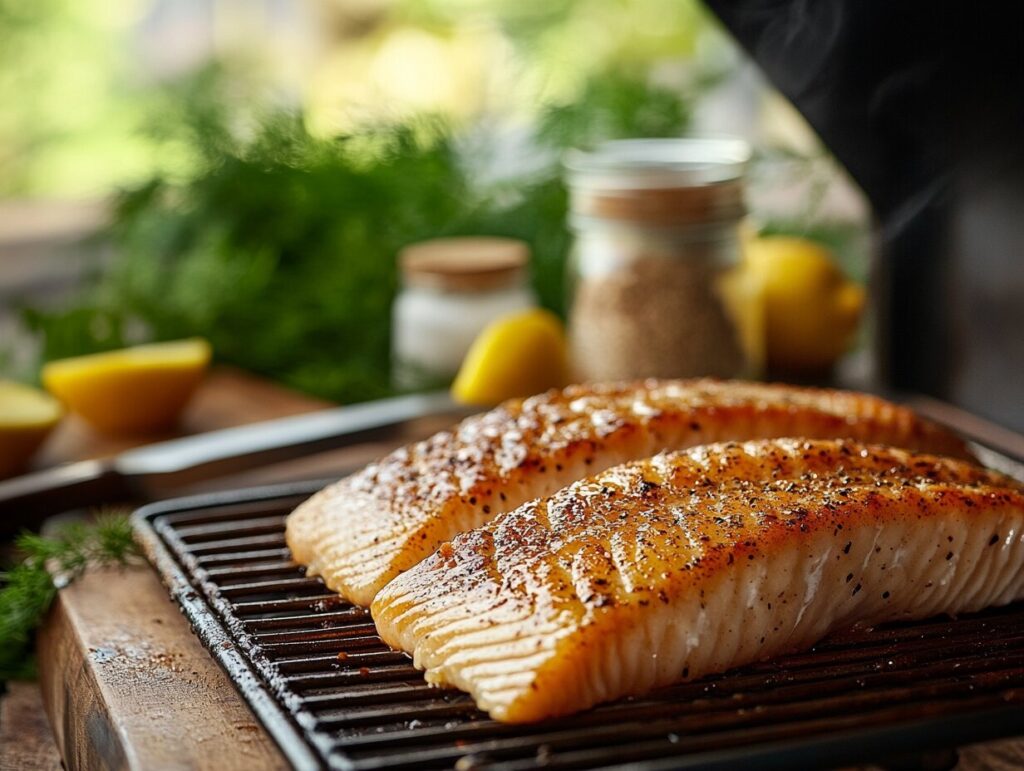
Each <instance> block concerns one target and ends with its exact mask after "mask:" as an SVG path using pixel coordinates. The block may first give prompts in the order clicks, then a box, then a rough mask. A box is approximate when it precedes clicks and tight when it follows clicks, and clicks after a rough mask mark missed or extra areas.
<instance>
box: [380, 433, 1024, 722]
mask: <svg viewBox="0 0 1024 771" xmlns="http://www.w3.org/2000/svg"><path fill="white" fill-rule="evenodd" d="M1022 598H1024V487H1022V486H1021V485H1020V484H1019V483H1017V482H1015V481H1013V480H1011V479H1009V478H1007V477H1004V476H1002V475H1000V474H997V473H995V472H990V471H986V470H983V469H981V468H980V467H978V466H976V465H974V464H971V463H966V462H962V461H957V460H953V459H949V458H939V457H935V456H930V455H917V454H912V453H909V452H906V451H903V450H898V449H892V448H886V447H881V446H877V445H863V444H859V443H856V442H851V441H835V440H814V441H812V440H796V439H775V440H764V441H755V442H748V443H743V444H737V443H724V444H716V445H709V446H704V447H697V448H694V449H691V450H687V451H683V452H677V453H668V454H661V455H658V456H655V457H654V458H651V459H648V460H644V461H637V462H633V463H629V464H625V465H621V466H618V467H615V468H612V469H609V470H607V471H605V472H603V473H600V474H597V475H596V476H593V477H590V478H587V479H584V480H582V481H579V482H576V483H575V484H572V485H571V486H569V487H568V488H566V489H564V490H561V491H559V492H558V493H556V494H555V495H553V496H551V497H549V498H546V499H541V500H536V501H531V502H529V503H526V504H524V505H523V506H521V507H519V508H517V509H515V510H514V511H511V512H508V513H505V514H503V515H501V516H499V517H498V518H497V519H495V520H494V521H492V522H491V523H489V524H487V525H485V526H483V527H481V528H479V529H475V530H471V531H469V532H466V533H463V534H461V535H459V536H457V537H456V538H455V539H454V540H453V541H451V542H450V543H445V544H443V545H442V546H441V548H440V549H439V550H438V551H437V552H436V553H434V554H433V555H431V556H430V557H429V558H427V559H426V560H425V561H423V562H421V563H420V564H418V565H417V566H416V567H414V568H412V569H410V570H408V571H406V572H405V573H403V574H402V575H400V576H399V577H398V578H396V579H395V580H393V581H392V582H391V583H389V584H388V585H387V586H385V587H384V588H383V589H382V590H381V591H380V592H379V593H378V594H377V598H376V600H375V601H374V603H373V606H372V614H373V618H374V620H375V622H376V624H377V628H378V630H379V632H380V634H381V636H382V637H383V638H384V640H385V641H386V642H388V643H389V644H390V645H391V646H393V647H395V648H400V649H402V650H405V651H409V652H411V653H412V654H413V656H414V660H415V663H416V665H417V666H418V667H420V668H423V669H425V670H426V677H427V679H428V680H429V681H431V682H433V683H439V684H448V685H454V686H456V687H458V688H461V689H462V690H465V691H468V692H469V693H470V694H472V695H473V697H474V699H475V700H476V703H477V705H478V706H479V707H480V708H481V709H484V710H486V711H487V712H489V713H490V714H491V716H492V717H494V718H495V719H497V720H502V721H509V722H528V721H535V720H541V719H544V718H549V717H554V716H558V715H565V714H568V713H572V712H576V711H578V710H582V709H585V708H587V707H590V706H592V705H594V704H598V703H600V702H604V701H607V700H610V699H615V698H618V697H621V696H625V695H629V694H641V693H644V692H646V691H649V690H650V689H652V688H657V687H658V686H664V685H668V684H670V683H673V682H676V681H678V680H681V679H682V680H686V679H693V678H698V677H701V676H702V675H706V674H709V673H715V672H722V671H725V670H727V669H730V668H732V667H736V666H739V665H742V664H746V663H749V662H752V661H756V660H760V659H765V658H769V657H772V656H774V655H777V654H781V653H784V652H788V651H793V650H799V649H802V648H805V647H807V646H810V645H812V644H813V643H815V642H816V641H817V640H819V639H821V638H822V637H824V636H825V635H827V634H828V633H829V632H832V631H834V630H840V629H844V628H847V627H850V626H852V625H855V624H867V625H870V624H875V623H878V622H882V621H886V620H892V619H919V618H925V617H928V616H933V615H935V614H939V613H950V614H953V613H960V612H966V611H974V610H979V609H981V608H985V607H987V606H990V605H1001V604H1006V603H1009V602H1012V601H1014V600H1018V599H1022Z"/></svg>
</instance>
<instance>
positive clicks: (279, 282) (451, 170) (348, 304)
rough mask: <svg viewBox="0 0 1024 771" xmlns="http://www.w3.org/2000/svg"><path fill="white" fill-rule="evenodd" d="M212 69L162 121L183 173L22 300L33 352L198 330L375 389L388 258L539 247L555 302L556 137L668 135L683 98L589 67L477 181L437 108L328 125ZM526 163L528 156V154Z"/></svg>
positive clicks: (325, 386) (386, 311) (322, 377)
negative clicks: (570, 97) (317, 127)
mask: <svg viewBox="0 0 1024 771" xmlns="http://www.w3.org/2000/svg"><path fill="white" fill-rule="evenodd" d="M218 83H219V81H218V79H217V78H216V77H215V76H214V75H209V74H206V75H204V76H203V77H202V78H199V79H198V80H197V81H196V83H195V84H194V86H193V88H192V89H191V90H188V89H185V90H179V91H178V92H176V95H175V96H174V98H173V99H171V100H170V101H169V102H168V104H169V105H172V106H175V105H176V106H177V112H175V110H174V109H172V107H167V108H166V111H165V112H163V113H161V116H160V120H158V124H159V125H160V131H161V135H162V136H163V137H165V138H166V140H167V141H168V142H169V143H172V144H173V145H174V146H175V147H177V148H179V150H180V149H181V148H182V147H185V148H187V154H188V155H189V156H190V157H192V158H194V159H195V171H194V173H192V174H190V175H189V176H188V177H187V178H185V179H183V180H182V179H171V178H167V177H155V178H153V179H152V180H150V181H149V182H148V183H147V184H145V185H142V186H140V187H137V188H135V189H133V190H129V191H127V192H125V193H124V194H123V195H122V196H121V197H120V199H119V201H118V204H117V209H116V218H115V224H114V227H113V230H112V234H111V235H112V237H113V241H114V246H115V255H114V258H113V259H112V260H111V261H110V262H109V264H107V266H106V267H104V268H103V270H102V272H101V273H100V275H99V276H97V277H96V280H95V281H94V282H93V284H92V286H91V287H90V288H89V289H88V290H87V292H86V293H85V294H84V295H83V296H82V297H81V298H80V299H79V301H78V302H76V303H73V304H72V305H71V306H70V307H69V308H66V309H63V310H56V311H53V310H48V311H43V310H39V309H33V310H31V311H29V312H28V313H27V314H26V315H25V321H26V323H27V324H28V325H29V327H30V328H31V329H33V330H35V331H36V332H37V333H38V334H39V335H40V336H41V338H42V342H43V346H42V349H43V357H44V358H45V359H52V358H58V357H62V356H69V355H75V354H79V353H85V352H92V351H95V350H102V349H109V348H114V347H118V346H121V345H124V344H126V343H129V342H134V341H136V340H140V339H142V340H144V339H156V340H166V339H174V338H179V337H186V336H192V335H202V336H204V337H206V338H208V339H209V340H210V342H211V343H212V344H213V348H214V350H215V352H216V355H217V357H218V358H219V359H220V360H222V361H225V362H228V363H232V364H235V365H238V366H241V367H244V368H246V369H249V370H252V371H255V372H258V373H262V374H265V375H268V376H270V377H273V378H275V379H278V380H280V381H281V382H283V383H285V384H287V385H289V386H292V387H294V388H297V389H300V390H303V391H306V392H309V393H313V394H317V395H320V396H323V397H327V398H330V399H335V400H339V401H344V402H351V401H359V400H364V399H371V398H376V397H380V396H383V395H386V394H387V393H388V392H389V391H390V390H391V388H390V385H389V338H390V306H391V301H392V299H393V297H394V294H395V291H396V289H397V283H398V276H397V271H396V267H395V256H396V254H397V252H398V251H399V250H400V249H401V248H402V247H403V246H405V245H406V244H409V243H411V242H414V241H418V240H421V239H426V238H434V237H438V236H451V235H481V234H487V235H503V236H513V237H517V238H522V239H524V240H526V241H527V242H528V243H529V244H530V246H531V247H532V249H533V253H534V263H533V266H534V271H533V278H534V282H535V286H536V289H537V292H538V295H539V296H540V298H541V301H542V303H543V304H544V305H545V306H547V307H549V308H551V309H553V310H555V311H556V312H560V311H561V310H562V305H563V302H564V298H563V283H562V274H563V264H564V260H565V255H566V252H567V250H568V248H569V242H570V238H569V233H568V230H567V227H566V213H567V206H568V198H567V194H566V191H565V188H564V186H563V185H562V182H561V174H560V167H559V165H558V163H559V151H560V150H561V149H562V148H564V147H567V146H570V145H574V144H589V143H592V142H594V141H597V140H600V139H605V138H611V137H616V136H623V135H631V136H646V135H651V134H673V133H679V132H680V131H682V129H683V128H684V127H685V124H686V122H687V115H688V110H687V109H686V101H685V99H683V98H682V97H681V96H679V95H678V94H675V93H672V92H669V91H666V90H664V89H660V88H655V87H652V86H650V85H648V84H647V83H646V82H645V80H644V79H643V78H642V77H640V76H639V75H623V74H614V75H608V76H607V77H603V78H600V79H597V80H595V83H594V84H593V85H592V86H590V87H588V88H587V89H585V91H584V93H583V94H582V96H581V98H580V99H579V100H578V101H577V102H575V103H573V104H572V105H566V106H561V107H555V108H551V109H549V110H548V111H547V112H546V113H545V114H544V115H543V116H542V118H541V120H540V124H539V126H538V128H537V137H538V139H537V141H536V143H535V144H534V146H533V148H532V149H530V150H529V151H526V152H529V153H530V154H531V156H535V157H536V158H540V159H542V162H541V163H539V164H537V163H533V164H529V163H526V164H523V165H526V166H531V167H532V168H534V169H535V170H534V171H533V172H531V173H529V174H525V173H524V174H520V175H515V176H513V177H512V178H509V177H508V176H505V177H503V178H499V179H497V180H496V181H492V182H489V183H482V182H480V181H479V180H480V179H481V178H483V177H484V176H485V175H482V174H481V173H480V169H479V164H480V163H481V161H480V159H479V158H478V157H476V154H475V153H474V152H473V151H472V149H467V144H468V143H467V142H465V141H464V133H465V132H459V131H457V130H456V129H454V128H453V127H452V126H451V125H449V124H448V123H447V122H445V121H444V120H441V119H439V118H420V119H416V120H411V121H408V122H404V123H401V124H389V125H371V126H367V127H365V128H363V129H361V130H360V131H358V132H356V133H353V134H350V135H346V136H342V137H337V138H332V139H323V138H319V137H315V136H313V135H311V134H310V133H309V132H308V131H307V130H306V128H305V125H304V123H303V120H302V117H301V116H300V115H296V114H293V113H290V112H287V111H281V110H274V111H270V112H267V113H264V114H263V116H262V117H260V118H258V119H257V120H255V121H254V123H253V124H251V125H246V126H245V127H244V130H243V129H239V128H238V127H237V126H236V123H238V122H242V123H245V121H239V120H238V118H239V116H240V115H245V114H257V113H258V112H259V111H258V110H256V109H254V108H252V107H251V105H250V106H249V107H248V108H244V107H239V108H238V109H234V108H227V107H225V105H230V104H231V102H230V97H229V96H226V95H225V94H224V93H223V91H222V89H220V88H219V87H218ZM523 160H524V161H526V160H531V161H532V160H534V158H532V157H531V158H530V159H525V158H524V159H523Z"/></svg>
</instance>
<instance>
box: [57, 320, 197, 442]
mask: <svg viewBox="0 0 1024 771" xmlns="http://www.w3.org/2000/svg"><path fill="white" fill-rule="evenodd" d="M210 355H211V351H210V344H209V343H208V342H206V341H205V340H202V339H200V338H193V339H190V340H178V341H174V342H169V343H153V344H151V345H140V346H136V347H134V348H124V349H121V350H118V351H110V352H108V353H97V354H92V355H90V356H76V357H74V358H71V359H59V360H57V361H51V362H50V363H48V364H47V365H45V366H44V367H43V373H42V377H43V385H45V386H46V388H47V390H48V391H49V392H50V393H52V394H53V395H54V396H56V397H57V398H58V399H60V400H61V401H62V402H63V403H64V404H65V405H66V406H67V408H68V409H69V410H70V411H71V412H74V413H76V414H78V415H81V416H82V417H83V418H84V419H85V420H86V421H88V422H89V423H90V424H91V425H92V426H93V427H95V428H97V429H99V430H100V431H102V432H104V433H106V434H111V435H114V436H124V435H128V436H132V435H146V434H155V433H160V432H163V431H166V430H168V429H170V428H172V427H173V426H174V424H175V423H176V422H177V420H178V416H179V415H180V414H181V411H182V409H183V408H184V407H185V405H186V404H187V403H188V400H189V397H191V396H192V393H193V391H195V389H196V386H197V385H199V382H200V381H201V380H202V379H203V374H204V372H205V371H206V367H207V366H208V365H209V363H210Z"/></svg>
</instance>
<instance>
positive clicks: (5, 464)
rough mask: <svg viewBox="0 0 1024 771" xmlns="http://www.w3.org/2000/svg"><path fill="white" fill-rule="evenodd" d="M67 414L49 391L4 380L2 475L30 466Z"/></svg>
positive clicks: (0, 394) (0, 396) (0, 398)
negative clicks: (35, 455)
mask: <svg viewBox="0 0 1024 771" xmlns="http://www.w3.org/2000/svg"><path fill="white" fill-rule="evenodd" d="M63 413H64V410H63V409H62V408H61V406H60V402H58V401H57V400H56V399H54V398H53V397H52V396H50V395H49V394H47V393H46V392H44V391H40V390H39V389H38V388H32V387H31V386H27V385H23V384H21V383H15V382H13V381H11V380H0V477H8V476H11V475H13V474H17V473H19V472H21V471H24V470H25V469H26V468H27V467H28V462H29V460H31V459H32V455H33V454H34V453H35V451H36V450H38V449H39V446H40V445H41V444H42V443H43V442H44V441H45V440H46V437H47V436H49V434H50V431H52V430H53V427H54V426H56V425H57V423H58V422H59V421H60V418H61V415H63Z"/></svg>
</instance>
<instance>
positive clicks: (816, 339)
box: [744, 236, 865, 372]
mask: <svg viewBox="0 0 1024 771" xmlns="http://www.w3.org/2000/svg"><path fill="white" fill-rule="evenodd" d="M744 269H745V270H747V271H750V273H751V274H752V275H753V276H755V277H756V279H757V280H758V281H759V282H760V284H761V286H762V298H763V303H764V314H765V318H764V334H765V343H766V353H767V359H768V363H769V365H770V366H772V367H775V368H780V369H785V370H792V371H799V372H814V371H820V370H824V369H827V368H828V367H830V366H832V364H834V363H835V361H836V359H838V358H839V357H840V356H841V355H842V354H843V353H844V352H845V351H846V350H847V348H848V347H849V346H850V343H851V342H852V340H853V337H854V334H855V332H856V330H857V324H858V322H859V321H860V317H861V314H862V312H863V309H864V301H865V295H864V288H863V287H862V286H860V285H859V284H857V283H856V282H854V281H851V280H849V279H848V278H846V276H845V275H844V274H843V272H842V270H840V268H839V266H838V265H837V264H836V261H835V258H834V256H833V255H832V253H831V252H830V251H829V250H828V249H826V248H825V247H823V246H821V245H820V244H817V243H815V242H814V241H810V240H808V239H805V238H799V237H795V236H761V237H756V238H751V239H748V240H747V241H746V242H745V244H744Z"/></svg>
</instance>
